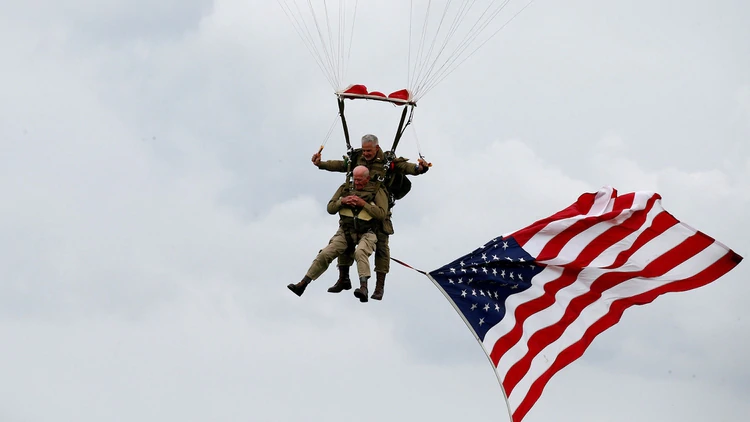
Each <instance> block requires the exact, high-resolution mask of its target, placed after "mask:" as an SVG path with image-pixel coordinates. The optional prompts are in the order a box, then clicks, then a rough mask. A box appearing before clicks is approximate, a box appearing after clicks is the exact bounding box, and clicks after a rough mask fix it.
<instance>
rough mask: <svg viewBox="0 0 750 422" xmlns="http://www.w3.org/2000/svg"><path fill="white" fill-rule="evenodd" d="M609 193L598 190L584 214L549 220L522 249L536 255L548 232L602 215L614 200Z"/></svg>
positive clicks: (554, 231)
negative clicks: (592, 203) (589, 207)
mask: <svg viewBox="0 0 750 422" xmlns="http://www.w3.org/2000/svg"><path fill="white" fill-rule="evenodd" d="M611 195H612V191H611V190H609V192H607V193H606V194H601V192H600V194H598V195H597V198H596V200H595V201H594V205H592V206H591V209H590V210H589V211H588V213H586V214H581V215H577V216H575V217H570V218H564V219H562V220H555V221H551V222H550V223H549V224H547V225H546V226H545V227H544V228H543V229H542V230H540V231H539V233H536V234H535V235H534V236H532V237H531V239H529V241H528V242H526V244H525V245H523V249H524V250H525V251H526V252H528V253H529V254H530V255H531V256H538V255H539V252H541V251H542V249H543V248H544V247H545V246H546V245H547V242H549V241H550V238H551V236H550V233H553V234H557V233H560V232H562V231H563V230H565V229H567V228H568V227H570V226H572V225H573V224H575V223H576V222H578V221H580V220H583V219H584V218H587V217H592V216H597V215H602V214H604V213H607V212H609V211H612V208H613V207H614V202H615V201H614V200H613V199H612V198H611ZM552 237H554V236H552Z"/></svg>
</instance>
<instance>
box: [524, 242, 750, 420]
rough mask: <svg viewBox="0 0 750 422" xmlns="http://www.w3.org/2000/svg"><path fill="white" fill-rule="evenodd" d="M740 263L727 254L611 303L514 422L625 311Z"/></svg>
mask: <svg viewBox="0 0 750 422" xmlns="http://www.w3.org/2000/svg"><path fill="white" fill-rule="evenodd" d="M741 260H742V257H740V256H739V255H737V254H736V253H734V252H733V251H731V250H730V251H729V252H727V254H726V255H724V256H723V257H722V258H720V259H719V260H717V261H716V262H714V263H713V264H711V265H710V266H708V267H707V268H706V269H704V270H703V271H701V272H699V273H698V274H696V275H694V276H692V277H689V278H686V279H683V280H678V281H675V282H672V283H669V284H666V285H663V286H661V287H659V288H657V289H654V290H651V291H648V292H645V293H642V294H640V295H636V296H632V297H629V298H622V299H618V300H616V301H614V302H612V305H611V307H610V310H609V312H608V313H607V314H606V315H605V316H604V317H602V318H601V319H599V320H598V321H597V322H595V323H594V324H592V325H591V326H590V327H589V328H588V329H587V330H586V332H585V334H584V335H583V337H582V338H581V340H579V341H578V342H576V343H574V344H572V345H571V346H570V347H568V348H567V349H565V350H563V351H562V353H560V354H559V355H558V356H557V359H555V361H554V363H553V364H552V366H551V367H550V368H549V369H548V370H547V371H545V372H544V373H543V374H542V375H541V376H540V377H539V378H537V379H536V380H535V381H534V383H533V384H532V385H531V388H530V389H529V392H528V393H527V394H526V396H525V397H524V399H523V400H522V401H521V403H520V404H519V406H518V407H517V408H516V409H515V410H514V411H513V421H514V422H521V420H522V419H523V418H524V417H525V416H526V414H527V413H528V412H529V410H530V409H531V407H532V406H533V405H534V404H535V403H536V401H537V400H538V399H539V397H540V396H541V394H542V391H543V390H544V387H545V386H546V385H547V382H549V380H550V378H552V376H553V375H555V374H556V373H557V372H559V371H560V370H561V369H563V368H564V367H566V366H568V365H569V364H570V363H571V362H573V361H575V360H576V359H578V358H579V357H581V356H582V355H583V353H584V351H585V350H586V349H587V348H588V346H589V345H590V344H591V342H592V341H594V338H596V337H597V336H598V335H599V334H601V333H602V332H604V331H605V330H607V329H609V328H611V327H612V326H613V325H615V324H617V323H618V322H619V321H620V318H621V317H622V315H623V313H624V312H625V310H626V309H628V308H629V307H631V306H633V305H645V304H648V303H651V302H653V301H654V300H655V299H656V298H657V297H659V296H661V295H663V294H665V293H672V292H681V291H687V290H692V289H696V288H698V287H702V286H704V285H706V284H708V283H711V282H712V281H715V280H717V279H718V278H720V277H722V276H723V275H724V274H726V273H727V272H729V271H730V270H731V269H732V268H734V267H735V266H736V265H737V264H739V262H740V261H741Z"/></svg>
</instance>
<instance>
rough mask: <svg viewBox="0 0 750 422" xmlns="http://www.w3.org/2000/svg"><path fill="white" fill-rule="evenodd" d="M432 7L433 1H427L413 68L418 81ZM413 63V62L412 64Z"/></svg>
mask: <svg viewBox="0 0 750 422" xmlns="http://www.w3.org/2000/svg"><path fill="white" fill-rule="evenodd" d="M430 7H432V1H431V0H430V1H429V2H427V10H425V14H424V23H423V24H422V35H421V36H420V38H419V44H418V48H417V53H416V58H415V59H414V68H413V74H414V78H415V82H416V80H417V79H416V78H417V67H418V65H419V63H420V62H421V61H422V53H423V47H424V40H425V38H426V37H427V20H428V19H429V17H430ZM410 65H411V64H410Z"/></svg>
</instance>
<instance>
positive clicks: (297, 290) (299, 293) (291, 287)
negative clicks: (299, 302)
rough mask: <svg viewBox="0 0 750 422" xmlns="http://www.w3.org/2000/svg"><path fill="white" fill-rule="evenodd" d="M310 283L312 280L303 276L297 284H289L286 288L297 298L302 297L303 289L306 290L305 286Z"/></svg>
mask: <svg viewBox="0 0 750 422" xmlns="http://www.w3.org/2000/svg"><path fill="white" fill-rule="evenodd" d="M310 282H312V279H310V277H308V276H305V277H304V278H303V279H302V281H300V282H299V283H297V284H289V285H288V286H286V287H288V288H289V290H291V291H293V292H294V294H296V295H297V296H302V293H305V289H306V288H307V285H308V284H310Z"/></svg>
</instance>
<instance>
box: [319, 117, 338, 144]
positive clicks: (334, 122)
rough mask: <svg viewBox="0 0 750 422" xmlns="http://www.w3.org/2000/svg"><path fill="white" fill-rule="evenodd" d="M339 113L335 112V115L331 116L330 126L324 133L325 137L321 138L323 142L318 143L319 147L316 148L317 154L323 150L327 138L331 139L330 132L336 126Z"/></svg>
mask: <svg viewBox="0 0 750 422" xmlns="http://www.w3.org/2000/svg"><path fill="white" fill-rule="evenodd" d="M338 118H339V115H338V113H336V116H334V118H333V122H332V123H331V127H329V128H328V132H327V133H326V137H325V138H323V142H321V144H320V149H318V154H320V152H321V151H323V148H324V147H325V146H326V144H327V143H328V140H329V139H331V134H332V133H333V128H334V127H335V126H336V120H338Z"/></svg>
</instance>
